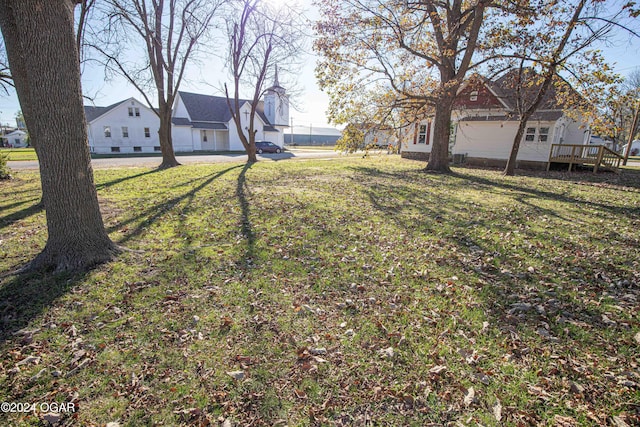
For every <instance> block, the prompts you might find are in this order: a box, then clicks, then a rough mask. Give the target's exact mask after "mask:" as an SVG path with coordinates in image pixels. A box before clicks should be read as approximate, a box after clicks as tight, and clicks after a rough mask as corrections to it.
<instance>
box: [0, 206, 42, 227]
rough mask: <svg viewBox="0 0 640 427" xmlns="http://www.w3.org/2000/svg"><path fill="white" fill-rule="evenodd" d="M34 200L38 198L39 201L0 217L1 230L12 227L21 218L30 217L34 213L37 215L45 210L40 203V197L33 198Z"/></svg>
mask: <svg viewBox="0 0 640 427" xmlns="http://www.w3.org/2000/svg"><path fill="white" fill-rule="evenodd" d="M33 200H37V202H36V203H35V204H33V205H31V206H29V207H26V208H24V209H21V210H19V211H16V212H13V213H10V214H8V215H5V216H3V217H2V218H0V230H3V229H5V228H7V227H10V226H11V225H13V224H14V223H16V222H18V221H20V220H23V219H25V218H28V217H30V216H32V215H35V214H38V213H40V212H42V211H44V205H43V204H42V203H40V199H33ZM24 203H26V202H24Z"/></svg>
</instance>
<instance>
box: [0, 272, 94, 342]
mask: <svg viewBox="0 0 640 427" xmlns="http://www.w3.org/2000/svg"><path fill="white" fill-rule="evenodd" d="M85 277H86V273H78V274H52V273H27V274H21V275H16V276H13V277H10V278H8V279H6V280H4V279H2V278H0V283H1V284H0V344H2V343H4V342H5V341H7V340H9V339H11V338H12V337H14V336H15V335H16V332H17V331H19V330H21V329H23V328H25V327H27V326H28V324H29V323H30V322H31V321H32V320H33V319H35V318H36V317H38V316H39V315H41V314H42V313H43V312H45V311H46V310H47V309H48V308H49V307H51V306H52V305H53V304H54V302H55V301H56V300H57V299H59V298H60V297H62V296H64V295H65V294H66V293H67V292H69V290H70V289H72V288H73V287H74V286H75V285H76V284H78V283H81V282H82V281H83V280H84V278H85ZM3 282H4V283H3ZM37 327H41V325H34V328H37Z"/></svg>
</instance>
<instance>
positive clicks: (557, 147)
mask: <svg viewBox="0 0 640 427" xmlns="http://www.w3.org/2000/svg"><path fill="white" fill-rule="evenodd" d="M623 160H624V158H623V157H622V156H621V155H619V154H618V153H616V152H614V151H611V150H610V149H608V148H607V147H605V146H604V145H572V144H552V145H551V151H550V152H549V162H548V163H547V170H549V168H550V167H551V163H568V164H569V170H571V168H572V167H573V165H581V166H584V165H589V166H591V165H593V172H594V173H595V172H598V170H600V169H606V170H612V171H614V172H618V171H619V168H620V165H621V164H622V161H623Z"/></svg>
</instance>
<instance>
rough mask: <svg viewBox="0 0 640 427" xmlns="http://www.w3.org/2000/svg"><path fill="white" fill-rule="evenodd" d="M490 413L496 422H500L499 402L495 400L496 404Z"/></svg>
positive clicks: (500, 407)
mask: <svg viewBox="0 0 640 427" xmlns="http://www.w3.org/2000/svg"><path fill="white" fill-rule="evenodd" d="M491 411H492V412H493V416H494V417H495V419H496V421H500V420H501V419H502V404H500V401H499V400H497V401H496V404H495V405H493V407H492V408H491Z"/></svg>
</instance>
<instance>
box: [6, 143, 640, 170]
mask: <svg viewBox="0 0 640 427" xmlns="http://www.w3.org/2000/svg"><path fill="white" fill-rule="evenodd" d="M344 156H345V155H344V154H341V153H336V152H335V151H332V150H314V149H307V148H304V149H291V150H288V151H286V152H284V153H280V154H259V155H258V158H259V159H260V160H272V161H279V160H287V159H291V160H300V159H333V158H338V157H344ZM178 161H179V162H180V163H182V164H196V163H224V162H246V161H247V155H246V154H215V155H214V154H209V155H193V156H178ZM160 162H161V158H160V157H120V158H110V159H92V160H91V165H92V166H93V168H94V169H109V168H123V167H147V168H153V167H156V166H158V165H159V164H160ZM8 165H9V167H10V168H11V169H13V170H28V169H38V162H37V161H21V162H8ZM627 165H628V166H635V167H640V162H628V163H627Z"/></svg>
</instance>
